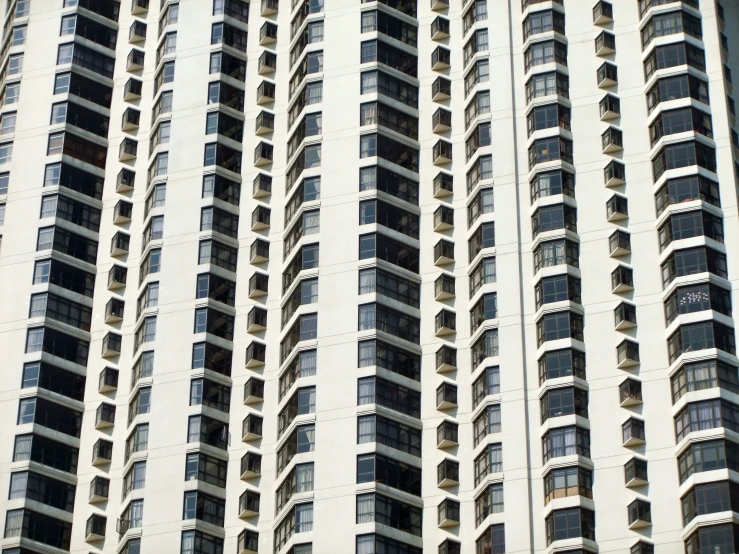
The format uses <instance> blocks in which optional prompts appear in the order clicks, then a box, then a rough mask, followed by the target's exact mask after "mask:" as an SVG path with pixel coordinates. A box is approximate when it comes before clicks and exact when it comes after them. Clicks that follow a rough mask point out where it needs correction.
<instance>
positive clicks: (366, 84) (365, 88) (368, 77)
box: [362, 71, 377, 94]
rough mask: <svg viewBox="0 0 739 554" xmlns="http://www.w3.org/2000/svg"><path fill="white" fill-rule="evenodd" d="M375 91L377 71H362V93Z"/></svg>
mask: <svg viewBox="0 0 739 554" xmlns="http://www.w3.org/2000/svg"><path fill="white" fill-rule="evenodd" d="M370 92H377V72H376V71H371V72H369V73H362V94H368V93H370Z"/></svg>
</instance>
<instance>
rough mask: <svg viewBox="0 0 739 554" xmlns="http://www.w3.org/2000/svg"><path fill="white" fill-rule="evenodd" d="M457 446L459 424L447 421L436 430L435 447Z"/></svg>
mask: <svg viewBox="0 0 739 554" xmlns="http://www.w3.org/2000/svg"><path fill="white" fill-rule="evenodd" d="M452 446H459V424H458V423H455V422H453V421H450V420H448V419H445V420H444V421H442V422H441V423H440V424H439V426H438V427H437V428H436V447H437V448H451V447H452Z"/></svg>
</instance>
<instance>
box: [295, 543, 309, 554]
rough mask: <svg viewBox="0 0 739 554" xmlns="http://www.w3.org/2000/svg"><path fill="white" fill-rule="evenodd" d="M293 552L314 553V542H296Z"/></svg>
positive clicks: (297, 553) (298, 553) (296, 553)
mask: <svg viewBox="0 0 739 554" xmlns="http://www.w3.org/2000/svg"><path fill="white" fill-rule="evenodd" d="M293 554H313V544H312V543H308V544H296V545H295V546H294V547H293Z"/></svg>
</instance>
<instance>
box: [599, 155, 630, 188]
mask: <svg viewBox="0 0 739 554" xmlns="http://www.w3.org/2000/svg"><path fill="white" fill-rule="evenodd" d="M603 179H604V181H605V185H606V186H607V187H615V186H618V185H625V184H626V166H625V165H624V164H622V163H621V162H617V161H616V160H612V161H611V162H610V163H609V164H608V165H607V166H606V167H605V169H603Z"/></svg>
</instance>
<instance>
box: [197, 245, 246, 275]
mask: <svg viewBox="0 0 739 554" xmlns="http://www.w3.org/2000/svg"><path fill="white" fill-rule="evenodd" d="M236 260H237V250H236V249H235V248H233V247H231V246H228V245H226V244H223V243H220V242H218V241H215V240H201V241H200V248H199V252H198V264H208V263H210V264H214V265H216V266H218V267H222V268H223V269H227V270H229V271H236Z"/></svg>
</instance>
